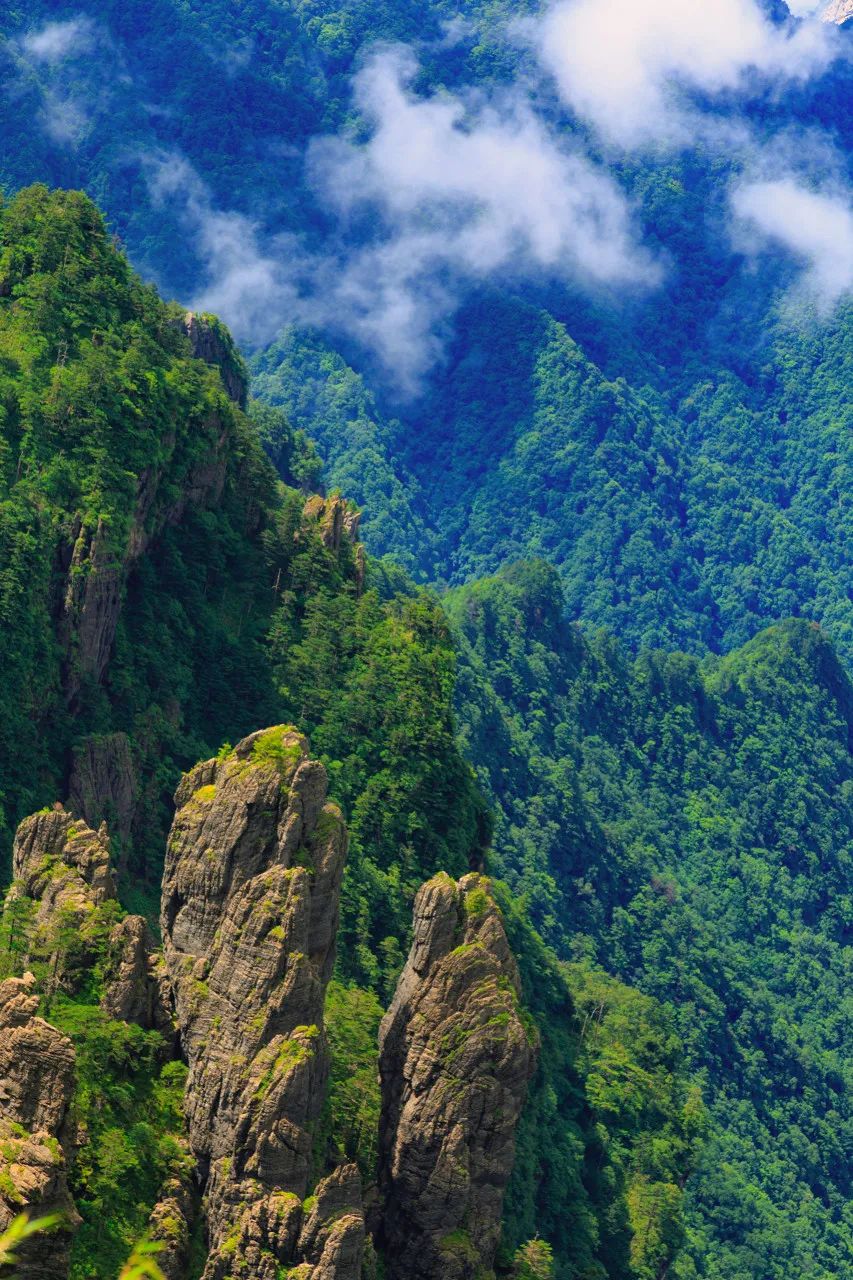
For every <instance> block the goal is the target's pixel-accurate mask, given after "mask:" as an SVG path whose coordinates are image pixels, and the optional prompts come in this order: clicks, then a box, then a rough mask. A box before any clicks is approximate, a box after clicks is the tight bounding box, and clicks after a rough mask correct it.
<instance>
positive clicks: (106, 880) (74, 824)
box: [12, 805, 116, 926]
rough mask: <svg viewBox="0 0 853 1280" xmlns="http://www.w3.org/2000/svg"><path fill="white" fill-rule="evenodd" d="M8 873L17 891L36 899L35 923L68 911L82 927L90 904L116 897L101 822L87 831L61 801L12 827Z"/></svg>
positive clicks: (90, 906) (108, 850)
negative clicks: (15, 828) (93, 828)
mask: <svg viewBox="0 0 853 1280" xmlns="http://www.w3.org/2000/svg"><path fill="white" fill-rule="evenodd" d="M12 874H13V876H14V878H15V881H16V885H17V887H18V889H19V891H20V892H21V893H23V894H24V895H26V897H28V898H34V899H36V900H37V901H38V911H37V916H36V921H37V923H39V922H43V923H45V924H49V923H51V922H55V921H56V920H57V919H58V917H59V915H60V913H61V912H65V913H69V912H70V913H71V915H72V916H73V918H74V919H75V920H76V922H77V923H78V925H81V926H82V925H83V924H84V922H85V919H86V917H87V916H88V915H89V914H91V912H92V910H93V908H94V907H99V906H102V905H103V904H104V903H105V902H106V901H107V900H108V899H110V898H115V896H116V888H115V881H114V880H113V875H112V871H111V870H110V847H109V840H108V838H107V831H106V827H101V829H100V830H99V831H97V832H96V831H93V830H92V828H91V827H89V826H88V825H87V824H86V823H85V822H83V821H82V820H79V819H77V818H74V817H73V816H72V815H71V814H70V813H68V812H67V811H66V810H65V809H63V807H62V806H61V805H57V806H56V807H55V808H54V809H48V810H44V811H43V812H41V813H35V814H33V815H32V817H30V818H25V819H24V821H23V822H22V823H21V825H20V826H19V827H18V830H17V832H16V834H15V843H14V846H13V848H12Z"/></svg>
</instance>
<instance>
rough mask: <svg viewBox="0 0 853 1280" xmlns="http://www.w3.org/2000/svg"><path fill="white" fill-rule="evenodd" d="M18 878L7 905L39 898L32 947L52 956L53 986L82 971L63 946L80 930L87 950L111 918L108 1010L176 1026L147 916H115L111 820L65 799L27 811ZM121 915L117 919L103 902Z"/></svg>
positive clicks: (17, 850) (16, 854)
mask: <svg viewBox="0 0 853 1280" xmlns="http://www.w3.org/2000/svg"><path fill="white" fill-rule="evenodd" d="M12 871H13V875H14V877H15V878H14V883H13V885H12V888H11V890H10V892H9V896H8V898H7V900H6V905H5V911H7V912H9V911H13V912H14V904H15V903H17V902H18V901H20V900H21V898H26V899H30V900H31V901H33V902H34V903H35V911H34V915H33V918H32V920H31V922H30V926H29V947H30V949H31V950H33V951H35V952H36V953H37V954H39V955H40V956H41V957H42V958H43V959H44V960H46V961H47V968H48V975H49V976H48V977H47V979H46V980H45V989H46V992H47V993H48V994H52V992H53V991H54V990H55V989H57V988H58V987H60V986H63V985H64V986H70V987H73V986H74V983H75V974H74V973H73V972H71V973H66V972H64V971H63V968H62V953H63V951H65V950H66V949H68V941H69V939H70V938H71V937H72V936H73V937H74V938H75V946H74V947H73V948H71V949H72V950H75V951H76V950H81V951H82V953H83V954H82V956H79V957H78V962H79V961H80V960H82V959H84V958H85V954H86V952H87V951H88V950H90V949H92V948H93V947H94V946H95V944H96V942H97V936H98V933H99V931H101V930H102V929H103V928H104V927H109V926H111V929H110V934H109V942H110V954H111V956H112V957H113V963H112V966H111V969H110V971H108V973H107V974H106V979H105V990H104V996H103V1001H102V1003H103V1007H104V1010H105V1011H106V1012H107V1013H108V1014H109V1016H110V1017H112V1018H120V1019H123V1020H125V1021H128V1022H138V1023H139V1024H140V1026H143V1027H148V1028H150V1027H157V1028H159V1029H160V1030H161V1031H164V1032H166V1033H167V1034H171V1032H172V1021H171V1016H170V1013H169V992H168V988H167V986H166V983H165V975H164V971H163V967H162V963H161V961H160V959H159V957H158V956H157V954H156V949H155V945H154V939H153V938H152V936H151V933H150V930H149V929H148V926H147V924H146V923H145V921H144V920H143V918H142V917H141V916H125V917H123V918H122V919H119V920H116V919H115V916H118V915H119V907H118V902H117V898H116V886H115V879H114V877H113V873H112V868H111V865H110V841H109V836H108V834H107V828H106V825H105V824H104V823H102V824H101V826H100V827H99V829H98V830H97V831H93V830H92V828H91V827H90V826H88V825H87V824H86V823H85V822H84V821H83V820H82V819H80V818H75V817H74V816H73V814H71V813H69V812H68V811H67V810H66V809H65V808H63V806H62V805H56V806H55V807H54V808H53V809H47V810H43V811H42V812H41V813H36V814H33V816H32V817H30V818H26V819H25V820H24V821H23V822H22V823H21V825H20V826H19V828H18V830H17V833H16V835H15V843H14V846H13V849H12ZM110 904H114V906H113V907H112V910H113V911H114V913H115V915H114V916H113V917H112V919H110V917H109V916H108V915H106V916H105V912H104V909H105V908H106V909H107V911H109V910H110Z"/></svg>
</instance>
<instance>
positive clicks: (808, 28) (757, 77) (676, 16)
mask: <svg viewBox="0 0 853 1280" xmlns="http://www.w3.org/2000/svg"><path fill="white" fill-rule="evenodd" d="M795 3H796V0H795ZM798 8H799V10H800V12H805V0H800V4H799V5H798ZM535 32H536V34H535V39H536V43H537V45H538V50H539V54H540V57H541V60H542V62H543V64H544V66H545V67H547V69H548V70H549V71H550V72H551V73H552V75H553V76H554V79H555V81H556V84H557V87H558V90H559V92H560V95H561V97H562V98H563V99H564V101H565V102H566V103H567V105H568V106H569V107H570V108H571V109H572V110H573V111H575V112H576V113H577V114H578V115H579V116H581V117H582V118H583V119H585V120H586V121H588V122H589V123H590V124H591V125H592V126H593V128H594V129H595V130H596V131H597V132H598V133H599V135H600V136H601V137H602V138H603V139H605V140H606V141H607V142H609V143H612V144H616V145H618V146H621V147H647V146H650V145H665V146H684V145H688V144H689V143H690V142H691V141H693V140H695V139H697V138H698V137H701V136H703V134H704V133H706V132H707V130H709V129H711V128H714V129H717V130H718V129H719V125H720V122H719V121H718V120H717V121H713V122H712V120H711V117H710V116H709V115H708V114H703V113H702V112H701V111H700V110H699V109H697V107H696V106H695V103H694V101H693V96H692V95H695V94H700V95H705V96H709V95H710V96H713V95H719V94H724V93H741V94H742V93H745V92H750V91H755V90H757V89H759V88H761V87H762V86H766V85H768V84H770V83H773V84H776V85H778V84H779V83H780V82H786V81H787V82H790V81H798V80H805V79H807V78H808V77H809V76H812V75H814V74H815V72H817V71H818V70H820V69H821V68H823V67H825V66H826V65H827V64H828V62H829V61H830V60H831V58H832V57H833V56H834V53H835V52H836V49H837V46H836V43H835V41H834V39H833V33H831V32H830V31H829V29H828V28H827V27H826V26H825V25H824V24H822V23H820V22H818V21H817V20H806V21H803V22H800V23H794V24H788V25H778V24H776V23H774V22H772V21H771V20H770V19H769V18H768V17H767V15H766V14H765V13H764V12H763V10H762V9H761V7H760V5H759V4H758V3H757V2H756V0H559V3H557V4H555V5H554V6H553V7H552V8H551V10H550V11H549V12H548V13H547V14H546V15H545V17H544V18H543V19H542V21H541V22H540V23H538V24H537V26H536V28H535Z"/></svg>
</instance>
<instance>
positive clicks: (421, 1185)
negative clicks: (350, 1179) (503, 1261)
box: [379, 874, 537, 1280]
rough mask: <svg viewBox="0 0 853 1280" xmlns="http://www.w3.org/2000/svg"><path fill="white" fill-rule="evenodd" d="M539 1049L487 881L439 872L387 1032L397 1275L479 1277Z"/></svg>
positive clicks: (386, 1177) (386, 1135)
mask: <svg viewBox="0 0 853 1280" xmlns="http://www.w3.org/2000/svg"><path fill="white" fill-rule="evenodd" d="M536 1055H537V1041H536V1035H535V1032H534V1031H531V1030H529V1029H528V1028H527V1027H526V1026H525V1024H524V1021H523V1019H522V1016H521V1012H520V1008H519V978H518V972H517V969H516V965H515V961H514V959H513V956H512V954H511V951H510V948H509V944H508V942H507V937H506V933H505V930H504V926H503V921H502V918H501V914H500V911H499V909H498V907H497V905H496V903H495V901H494V899H493V897H492V895H491V892H490V890H489V882H488V880H486V879H485V878H484V877H482V876H479V875H476V874H472V875H468V876H465V877H464V879H462V880H460V881H459V883H458V884H457V883H454V881H453V880H452V879H451V878H450V877H449V876H447V875H443V874H442V875H438V876H436V877H435V878H434V879H432V880H430V881H429V882H428V883H427V884H425V885H423V886H422V888H421V889H420V891H419V893H418V895H417V898H416V900H415V912H414V941H413V944H412V949H411V952H410V955H409V958H408V962H407V964H406V967H405V969H404V971H403V973H402V975H401V977H400V981H399V984H398V986H397V991H396V993H395V996H394V1000H393V1002H392V1004H391V1007H390V1009H389V1010H388V1013H387V1014H386V1015H385V1018H384V1019H383V1022H382V1026H381V1029H380V1074H381V1080H382V1116H381V1124H380V1167H379V1177H380V1188H381V1190H382V1193H383V1196H384V1214H383V1220H382V1225H381V1230H380V1243H381V1244H382V1246H383V1249H384V1254H385V1260H386V1270H387V1275H388V1277H389V1280H474V1277H476V1276H481V1275H486V1274H489V1272H490V1268H491V1266H492V1263H493V1260H494V1255H495V1249H496V1247H497V1244H498V1239H499V1236H500V1223H501V1212H502V1207H503V1195H504V1190H505V1188H506V1183H507V1180H508V1178H509V1175H510V1172H511V1170H512V1163H513V1157H514V1153H515V1129H516V1124H517V1121H518V1117H519V1115H520V1112H521V1108H522V1105H523V1103H524V1099H525V1096H526V1093H527V1083H528V1080H529V1078H530V1076H531V1074H532V1072H533V1069H534V1066H535V1062H536Z"/></svg>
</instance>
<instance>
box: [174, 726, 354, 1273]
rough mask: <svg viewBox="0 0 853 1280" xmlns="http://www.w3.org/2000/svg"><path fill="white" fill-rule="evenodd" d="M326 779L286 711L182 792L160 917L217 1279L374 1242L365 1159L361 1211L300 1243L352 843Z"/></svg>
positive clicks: (188, 780) (205, 767) (308, 1261)
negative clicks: (366, 1205)
mask: <svg viewBox="0 0 853 1280" xmlns="http://www.w3.org/2000/svg"><path fill="white" fill-rule="evenodd" d="M326 787H327V781H326V772H325V769H324V768H323V766H322V765H321V764H320V763H319V762H317V761H314V760H311V759H310V758H309V755H308V747H307V743H306V741H305V739H304V738H303V737H302V735H301V734H299V733H297V732H296V731H295V730H293V729H291V728H289V727H287V726H281V725H280V726H277V727H275V728H273V729H268V730H265V731H262V732H260V733H256V734H253V735H251V737H249V738H246V739H245V740H244V741H243V742H241V743H240V744H239V745H238V746H237V747H236V748H235V749H234V751H233V752H231V753H230V754H228V755H227V756H225V757H224V758H222V759H216V760H208V761H205V762H203V763H202V764H199V765H197V766H196V768H195V769H193V770H192V771H191V773H189V774H187V775H186V777H185V778H184V779H183V781H182V783H181V786H180V787H179V789H178V792H177V795H176V804H177V812H176V815H175V821H174V824H173V827H172V832H171V835H170V838H169V844H168V850H167V858H166V868H165V873H164V881H163V900H162V921H161V923H162V931H163V940H164V954H165V961H166V967H167V970H168V973H169V978H170V981H171V983H172V987H173V990H174V995H175V1003H176V1010H177V1016H178V1023H179V1026H180V1034H181V1040H182V1044H183V1048H184V1053H185V1055H186V1058H187V1062H188V1064H189V1068H190V1073H189V1078H188V1082H187V1090H186V1113H187V1121H188V1126H189V1141H190V1146H191V1148H192V1151H193V1154H194V1156H195V1158H196V1160H197V1161H198V1164H199V1168H200V1170H201V1173H202V1177H203V1180H204V1182H205V1195H206V1201H207V1219H208V1228H209V1244H210V1254H209V1258H208V1263H207V1268H206V1271H205V1278H206V1280H220V1277H225V1276H229V1275H231V1274H232V1272H234V1271H235V1267H236V1266H237V1263H240V1264H242V1266H243V1267H244V1268H248V1270H247V1274H251V1275H253V1276H256V1277H258V1280H267V1277H269V1278H270V1280H273V1278H274V1277H275V1276H276V1275H277V1268H281V1267H282V1266H285V1265H289V1266H294V1265H304V1266H307V1267H308V1268H309V1270H308V1271H306V1272H305V1273H304V1274H306V1275H313V1269H314V1267H315V1263H316V1265H317V1266H319V1265H321V1263H322V1260H323V1257H324V1255H325V1251H326V1249H327V1247H328V1249H329V1250H330V1256H332V1254H334V1255H335V1256H336V1257H337V1256H338V1255H340V1257H341V1259H342V1261H341V1267H339V1268H338V1269H337V1270H329V1268H328V1267H327V1268H326V1272H325V1274H327V1275H329V1276H333V1275H334V1276H338V1277H339V1280H344V1278H345V1277H348V1275H349V1273H350V1271H352V1268H351V1267H350V1268H349V1271H348V1270H346V1269H345V1268H344V1261H346V1265H347V1266H349V1261H348V1259H349V1257H350V1255H354V1254H355V1253H359V1256H360V1245H358V1247H356V1243H355V1236H356V1234H358V1233H359V1232H360V1233H361V1234H358V1239H359V1240H360V1239H361V1236H362V1235H363V1229H364V1228H363V1217H362V1215H361V1208H360V1203H359V1202H358V1198H357V1197H356V1196H355V1193H354V1192H353V1191H352V1182H353V1178H355V1179H356V1181H357V1175H356V1174H355V1173H354V1171H353V1173H352V1175H351V1176H350V1177H349V1179H348V1182H347V1185H348V1186H349V1187H350V1191H348V1193H347V1194H348V1202H349V1209H348V1212H347V1214H344V1215H342V1217H341V1219H340V1221H343V1220H344V1219H345V1218H346V1217H347V1216H349V1217H351V1218H353V1219H358V1220H359V1222H360V1226H359V1227H358V1228H356V1226H355V1224H354V1223H353V1224H352V1228H351V1230H349V1231H348V1232H347V1233H345V1238H344V1237H339V1236H338V1235H337V1234H335V1233H334V1232H332V1233H331V1234H330V1235H329V1236H328V1238H327V1237H326V1236H324V1235H322V1233H321V1232H320V1229H319V1227H318V1228H317V1230H316V1231H313V1230H312V1232H311V1233H310V1237H309V1236H306V1237H305V1239H304V1241H303V1244H302V1247H300V1240H302V1236H303V1230H307V1229H308V1225H309V1223H310V1222H311V1216H309V1217H308V1219H307V1221H306V1220H305V1218H306V1215H305V1211H304V1210H303V1206H302V1198H303V1197H304V1195H305V1193H306V1190H307V1189H308V1179H309V1174H310V1168H311V1148H312V1141H313V1136H314V1128H315V1124H316V1121H317V1119H318V1117H319V1113H320V1110H321V1107H322V1103H323V1098H324V1094H325V1087H326V1080H327V1075H328V1062H327V1049H326V1041H325V1036H324V1032H323V1023H322V1016H323V1003H324V997H325V990H326V985H327V983H328V980H329V977H330V975H331V969H332V964H333V960H334V943H335V935H336V931H337V924H338V904H339V895H340V884H341V876H342V872H343V865H344V859H345V856H346V845H347V839H346V828H345V826H344V823H343V820H342V818H341V814H340V811H339V810H338V809H337V807H336V806H335V805H332V804H328V803H326ZM334 1177H335V1175H333V1178H334ZM333 1185H337V1183H334V1184H333ZM323 1196H324V1197H326V1198H327V1193H326V1192H325V1191H324V1192H323ZM320 1200H321V1192H320V1190H319V1189H318V1192H317V1203H318V1204H319V1203H320ZM332 1236H334V1239H332ZM318 1241H322V1248H321V1249H320V1252H319V1255H318V1256H317V1257H316V1259H315V1257H314V1255H315V1254H316V1253H317V1248H318V1247H319V1246H318V1243H317V1242H318ZM309 1242H310V1250H309V1252H308V1253H306V1252H305V1250H306V1249H309ZM320 1274H324V1273H320ZM352 1274H353V1275H354V1276H357V1274H358V1272H357V1271H354V1272H352Z"/></svg>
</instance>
